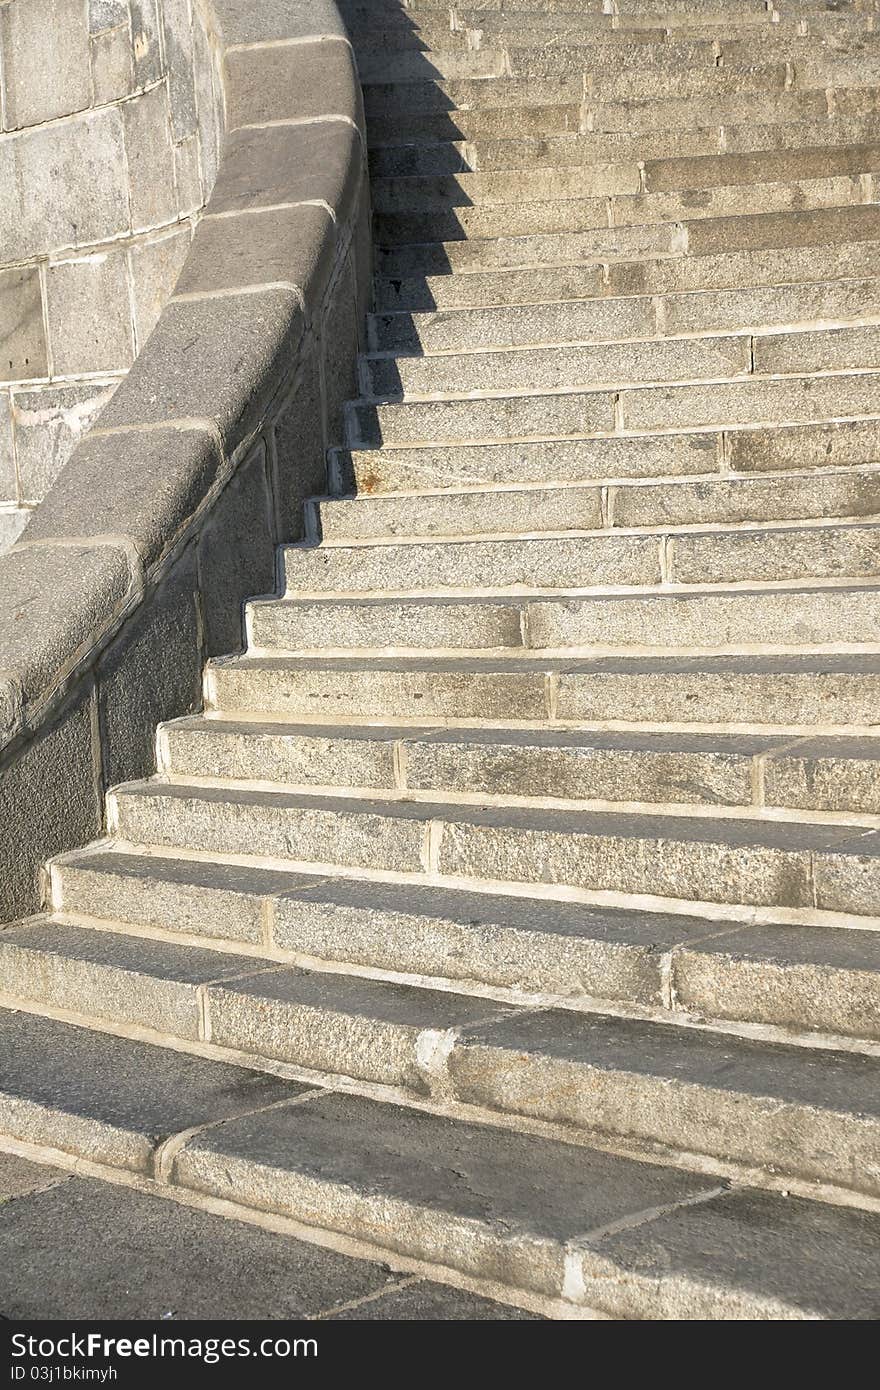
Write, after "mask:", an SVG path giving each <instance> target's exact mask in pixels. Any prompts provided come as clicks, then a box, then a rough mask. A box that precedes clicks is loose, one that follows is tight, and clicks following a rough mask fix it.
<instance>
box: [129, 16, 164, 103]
mask: <svg viewBox="0 0 880 1390" xmlns="http://www.w3.org/2000/svg"><path fill="white" fill-rule="evenodd" d="M129 9H130V11H131V41H132V45H133V49H134V76H135V85H136V86H137V87H146V86H147V85H148V83H150V82H156V81H158V79H159V78H160V77H161V76H162V49H161V43H162V39H161V26H160V23H159V10H158V3H157V0H129Z"/></svg>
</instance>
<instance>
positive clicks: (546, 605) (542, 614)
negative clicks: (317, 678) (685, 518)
mask: <svg viewBox="0 0 880 1390" xmlns="http://www.w3.org/2000/svg"><path fill="white" fill-rule="evenodd" d="M878 599H880V591H878V590H873V589H869V590H865V591H862V592H859V591H856V590H847V589H843V588H829V589H825V590H822V591H820V596H819V597H817V592H816V591H800V592H799V591H797V590H793V591H786V590H782V591H774V590H770V589H768V590H754V591H748V590H744V591H741V592H737V593H734V594H696V595H676V596H674V597H669V596H666V595H654V594H651V595H647V596H644V597H631V598H626V599H620V598H608V597H605V596H591V597H588V598H574V599H561V598H560V599H546V600H542V599H534V600H531V601H528V600H526V601H521V602H517V601H515V600H507V601H506V602H504V603H501V602H492V601H491V600H489V599H486V600H473V601H471V602H470V603H462V602H456V601H455V600H454V599H448V600H447V599H438V600H436V601H433V602H430V603H429V602H426V601H420V600H419V599H417V598H413V599H393V598H388V599H384V600H381V601H377V602H371V603H365V602H357V601H347V600H344V599H340V600H338V601H334V602H332V603H330V602H326V601H324V602H318V601H316V602H309V600H307V599H304V600H301V601H300V600H293V599H291V600H286V601H284V602H279V601H277V600H276V601H274V602H268V603H265V604H252V605H251V606H250V608H249V614H248V617H249V623H248V626H249V632H250V639H251V642H252V644H253V647H254V648H255V649H256V650H261V651H283V652H306V651H319V650H322V649H328V650H336V651H356V650H362V649H370V648H391V649H394V648H399V649H403V650H413V651H414V650H418V649H428V650H444V649H445V650H457V649H461V650H465V651H475V652H480V651H483V650H497V649H507V650H512V651H517V650H518V651H523V650H532V651H559V650H563V649H566V648H574V649H577V650H581V651H590V650H595V651H610V650H612V649H618V650H624V651H658V650H662V649H664V648H668V649H670V650H672V651H675V650H680V651H700V650H703V651H725V650H761V649H765V650H766V649H770V650H784V649H787V648H791V649H801V650H803V649H809V648H811V647H814V646H819V647H822V646H826V647H831V648H834V649H839V648H840V647H841V646H844V647H846V646H858V645H861V644H868V645H871V646H873V645H876V644H877V643H878V642H880V602H878Z"/></svg>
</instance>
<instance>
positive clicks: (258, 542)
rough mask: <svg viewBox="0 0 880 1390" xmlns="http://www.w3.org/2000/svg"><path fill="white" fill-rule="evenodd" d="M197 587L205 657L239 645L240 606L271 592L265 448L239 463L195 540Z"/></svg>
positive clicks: (269, 500) (271, 549)
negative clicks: (198, 589)
mask: <svg viewBox="0 0 880 1390" xmlns="http://www.w3.org/2000/svg"><path fill="white" fill-rule="evenodd" d="M199 585H200V589H201V594H202V609H203V621H204V625H205V649H206V652H207V654H208V655H209V656H214V655H217V654H218V653H220V652H230V651H239V650H240V649H241V647H242V646H243V644H244V631H243V625H242V604H243V603H244V601H245V599H246V598H248V597H249V596H250V595H251V594H265V593H270V592H272V591H273V590H274V588H275V524H274V515H273V505H272V492H271V488H270V484H269V478H268V472H267V464H266V449H265V446H264V445H263V444H259V445H258V446H257V447H256V448H255V449H254V450H253V451H252V452H251V453H250V455H249V456H248V458H247V459H245V460H244V462H243V463H241V464H239V466H238V468H237V470H236V472H235V474H234V476H233V478H232V479H231V481H230V482H229V483H227V485H226V487H225V489H224V491H223V492H222V493H221V495H220V496H219V497H218V498H217V500H216V502H215V503H214V505H213V507H212V509H211V513H210V516H209V517H208V519H207V521H206V523H205V526H204V527H203V529H202V532H201V534H200V536H199Z"/></svg>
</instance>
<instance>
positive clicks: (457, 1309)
mask: <svg viewBox="0 0 880 1390" xmlns="http://www.w3.org/2000/svg"><path fill="white" fill-rule="evenodd" d="M386 1319H387V1320H389V1321H394V1322H403V1321H413V1322H441V1321H446V1320H447V1319H449V1320H452V1321H455V1322H476V1321H479V1322H511V1321H520V1322H522V1321H526V1322H535V1321H536V1320H538V1321H540V1320H541V1319H540V1315H539V1314H537V1313H527V1312H525V1311H524V1310H523V1309H522V1308H514V1307H512V1306H511V1305H510V1304H509V1303H496V1302H494V1300H492V1299H489V1298H480V1297H479V1296H478V1295H477V1294H472V1293H466V1292H465V1290H463V1289H454V1288H451V1287H450V1286H449V1285H448V1284H432V1283H431V1282H430V1280H427V1279H420V1280H418V1281H417V1282H416V1283H413V1284H406V1285H403V1286H402V1287H401V1288H399V1289H398V1288H392V1289H390V1290H389V1292H388V1293H383V1294H381V1295H380V1296H379V1297H378V1298H371V1299H369V1300H367V1301H365V1302H363V1303H358V1304H356V1305H355V1306H354V1307H352V1308H348V1309H346V1310H345V1311H344V1312H340V1313H330V1314H328V1315H327V1320H328V1321H330V1322H340V1321H343V1320H344V1321H347V1322H352V1321H359V1322H371V1321H379V1320H386Z"/></svg>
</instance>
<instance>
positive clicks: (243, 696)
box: [207, 654, 880, 736]
mask: <svg viewBox="0 0 880 1390" xmlns="http://www.w3.org/2000/svg"><path fill="white" fill-rule="evenodd" d="M207 701H208V705H209V708H212V709H222V710H223V711H224V712H225V713H227V714H233V713H238V714H247V715H260V716H267V717H274V716H279V715H280V716H282V717H284V718H309V719H311V718H317V719H323V720H328V719H335V720H338V719H340V718H341V719H342V720H343V721H350V720H351V719H352V718H355V717H356V718H362V719H376V718H379V719H381V720H389V719H392V720H403V721H414V722H416V723H419V724H423V723H424V722H425V721H429V722H432V723H434V722H439V723H441V724H442V725H444V726H446V725H455V724H460V723H468V722H470V721H478V722H480V723H484V722H487V721H488V722H490V723H492V722H499V721H500V722H502V723H508V722H511V721H522V722H525V723H531V724H536V725H538V726H541V725H543V724H545V723H547V722H548V721H549V722H551V723H554V724H562V725H572V726H575V727H582V726H583V725H589V726H591V727H609V728H645V729H658V730H662V729H663V728H664V727H665V726H666V725H669V726H671V728H672V729H676V728H682V729H688V728H690V729H695V728H696V729H713V730H720V731H723V732H737V731H745V732H749V731H751V730H754V729H768V730H773V731H781V732H784V733H789V732H793V733H804V734H813V733H821V732H830V733H836V734H841V735H844V736H848V735H850V734H852V733H853V732H859V731H862V732H868V733H872V734H873V733H876V731H877V729H878V727H880V726H878V720H877V710H878V708H880V673H878V670H877V658H876V656H873V655H871V656H863V655H857V654H850V655H845V656H832V655H831V654H824V655H822V656H815V655H814V656H796V655H787V656H784V657H782V656H775V657H767V656H748V657H743V656H738V657H731V656H729V657H713V656H711V655H708V654H703V655H700V656H693V657H690V658H688V659H686V660H685V659H682V658H676V657H672V656H661V657H641V658H633V657H629V658H626V657H606V658H593V659H592V660H585V659H581V660H574V659H568V660H565V659H557V660H550V659H549V658H547V657H543V656H540V657H539V656H525V655H522V654H521V655H519V656H508V657H505V658H503V659H499V658H489V657H458V658H448V657H447V658H438V657H433V658H432V657H429V656H422V657H397V658H389V657H387V656H372V657H370V656H362V657H354V658H341V657H340V658H328V657H311V658H308V657H299V658H291V657H262V658H255V657H228V658H224V659H222V660H215V661H213V662H212V663H211V664H210V665H209V666H208V668H207Z"/></svg>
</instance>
